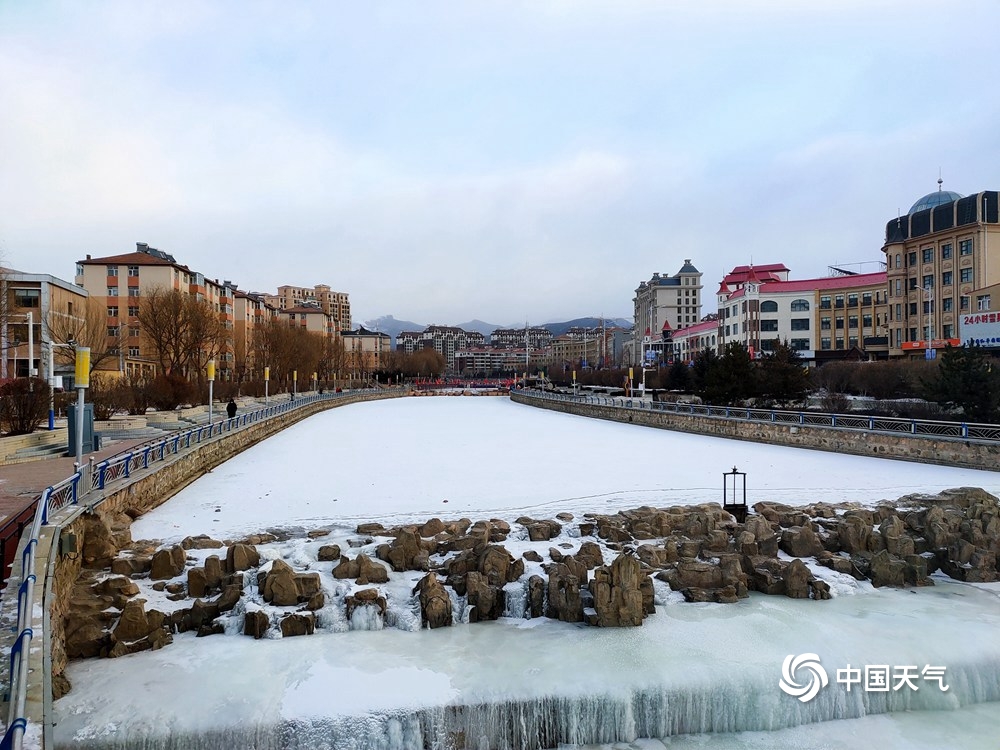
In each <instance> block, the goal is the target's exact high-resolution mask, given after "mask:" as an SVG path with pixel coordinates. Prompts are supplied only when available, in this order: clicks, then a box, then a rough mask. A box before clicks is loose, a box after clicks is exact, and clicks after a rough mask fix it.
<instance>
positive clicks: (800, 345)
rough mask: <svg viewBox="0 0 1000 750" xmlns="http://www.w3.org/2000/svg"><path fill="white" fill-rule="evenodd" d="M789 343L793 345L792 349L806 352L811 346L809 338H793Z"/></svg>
mask: <svg viewBox="0 0 1000 750" xmlns="http://www.w3.org/2000/svg"><path fill="white" fill-rule="evenodd" d="M788 344H789V346H791V347H792V351H796V352H804V351H806V350H807V349H808V348H809V339H792V340H791V341H789V342H788Z"/></svg>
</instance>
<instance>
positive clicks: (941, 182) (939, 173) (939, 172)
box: [938, 167, 944, 193]
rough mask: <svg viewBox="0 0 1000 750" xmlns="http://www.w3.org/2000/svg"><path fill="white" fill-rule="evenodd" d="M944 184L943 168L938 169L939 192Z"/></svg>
mask: <svg viewBox="0 0 1000 750" xmlns="http://www.w3.org/2000/svg"><path fill="white" fill-rule="evenodd" d="M943 184H944V180H942V179H941V167H938V192H939V193H940V192H941V185H943Z"/></svg>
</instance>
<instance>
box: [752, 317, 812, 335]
mask: <svg viewBox="0 0 1000 750" xmlns="http://www.w3.org/2000/svg"><path fill="white" fill-rule="evenodd" d="M790 328H791V329H792V330H793V331H808V330H809V318H792V319H791V321H790ZM760 330H762V331H766V332H768V333H773V332H774V331H777V330H778V321H776V320H762V321H760Z"/></svg>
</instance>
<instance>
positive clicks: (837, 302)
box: [833, 294, 844, 307]
mask: <svg viewBox="0 0 1000 750" xmlns="http://www.w3.org/2000/svg"><path fill="white" fill-rule="evenodd" d="M833 306H834V307H843V306H844V295H843V294H838V295H837V296H836V297H834V300H833Z"/></svg>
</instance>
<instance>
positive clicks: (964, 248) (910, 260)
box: [895, 239, 972, 268]
mask: <svg viewBox="0 0 1000 750" xmlns="http://www.w3.org/2000/svg"><path fill="white" fill-rule="evenodd" d="M951 253H952V244H951V243H950V242H946V243H944V244H943V245H941V260H948V259H949V258H951ZM958 254H959V255H960V256H961V255H972V240H971V239H968V240H961V241H960V242H959V243H958ZM920 259H921V261H922V262H923V263H933V262H934V248H933V247H925V248H923V249H922V250H921V251H920ZM895 261H896V264H895V265H896V268H902V267H903V266H902V261H903V256H902V255H901V254H900V253H896V257H895ZM906 264H907V266H908V267H909V268H913V266H915V265H917V251H916V250H912V251H910V253H909V254H908V255H907V256H906Z"/></svg>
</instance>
